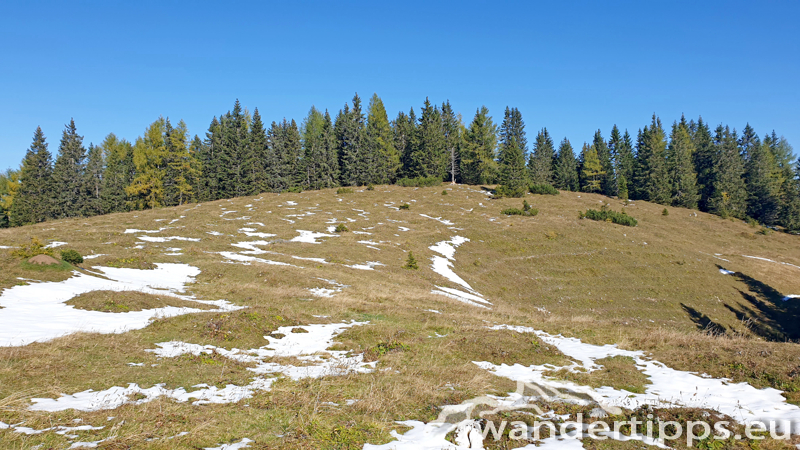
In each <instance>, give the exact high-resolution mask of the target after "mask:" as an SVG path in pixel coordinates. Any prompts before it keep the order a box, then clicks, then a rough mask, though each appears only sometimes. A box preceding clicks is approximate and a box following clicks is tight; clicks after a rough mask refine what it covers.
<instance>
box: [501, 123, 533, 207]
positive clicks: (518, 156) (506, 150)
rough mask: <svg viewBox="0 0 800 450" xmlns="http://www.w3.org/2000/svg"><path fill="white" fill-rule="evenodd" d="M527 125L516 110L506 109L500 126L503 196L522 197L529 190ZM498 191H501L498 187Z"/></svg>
mask: <svg viewBox="0 0 800 450" xmlns="http://www.w3.org/2000/svg"><path fill="white" fill-rule="evenodd" d="M523 145H527V139H526V137H525V124H524V123H523V121H522V115H521V114H520V113H519V110H518V109H516V108H513V109H509V108H506V111H505V117H504V118H503V123H502V124H501V125H500V152H499V165H500V184H501V185H502V188H503V195H507V196H515V197H521V196H522V195H524V193H525V192H526V191H527V188H528V170H527V168H526V166H525V147H523ZM498 189H500V188H499V187H498Z"/></svg>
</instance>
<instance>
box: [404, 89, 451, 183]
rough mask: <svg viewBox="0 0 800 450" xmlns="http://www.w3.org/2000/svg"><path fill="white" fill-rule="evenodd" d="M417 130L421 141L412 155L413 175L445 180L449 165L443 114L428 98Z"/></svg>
mask: <svg viewBox="0 0 800 450" xmlns="http://www.w3.org/2000/svg"><path fill="white" fill-rule="evenodd" d="M417 130H418V136H419V141H418V145H417V147H416V148H415V149H414V153H412V155H411V174H412V175H413V176H415V177H438V178H441V179H444V177H445V176H446V173H447V166H448V164H447V154H446V151H445V135H444V127H443V125H442V113H441V111H439V107H438V106H435V105H432V104H431V102H430V100H428V98H425V104H424V106H423V107H422V115H421V116H420V118H419V127H418V129H417Z"/></svg>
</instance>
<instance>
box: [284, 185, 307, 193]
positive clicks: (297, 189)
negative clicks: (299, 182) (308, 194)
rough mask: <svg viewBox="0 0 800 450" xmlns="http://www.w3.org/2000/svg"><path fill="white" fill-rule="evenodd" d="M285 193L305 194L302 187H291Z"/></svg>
mask: <svg viewBox="0 0 800 450" xmlns="http://www.w3.org/2000/svg"><path fill="white" fill-rule="evenodd" d="M284 192H291V193H294V194H299V193H301V192H303V188H302V187H300V186H295V187H290V188H288V189H286V190H285V191H284Z"/></svg>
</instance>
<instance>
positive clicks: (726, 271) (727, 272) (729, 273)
mask: <svg viewBox="0 0 800 450" xmlns="http://www.w3.org/2000/svg"><path fill="white" fill-rule="evenodd" d="M719 273H721V274H723V275H733V274H735V273H736V272H731V271H730V270H725V269H719Z"/></svg>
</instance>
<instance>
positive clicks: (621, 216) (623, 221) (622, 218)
mask: <svg viewBox="0 0 800 450" xmlns="http://www.w3.org/2000/svg"><path fill="white" fill-rule="evenodd" d="M581 218H582V219H583V218H586V219H591V220H597V221H601V222H611V223H616V224H617V225H625V226H627V227H635V226H636V225H638V223H639V222H637V221H636V219H634V218H633V217H631V216H629V215H627V214H626V213H625V211H623V212H621V213H620V212H616V211H612V210H610V209H608V208H607V207H606V206H605V205H604V206H603V207H602V208H600V211H597V210H596V209H589V210H587V211H586V212H585V213H581Z"/></svg>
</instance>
